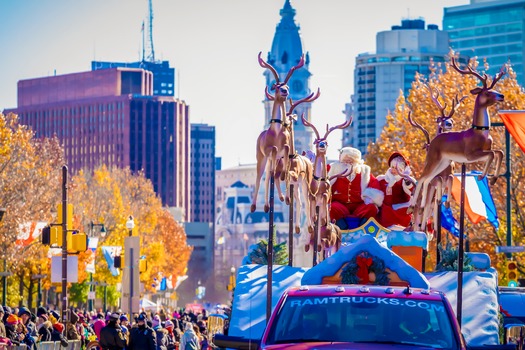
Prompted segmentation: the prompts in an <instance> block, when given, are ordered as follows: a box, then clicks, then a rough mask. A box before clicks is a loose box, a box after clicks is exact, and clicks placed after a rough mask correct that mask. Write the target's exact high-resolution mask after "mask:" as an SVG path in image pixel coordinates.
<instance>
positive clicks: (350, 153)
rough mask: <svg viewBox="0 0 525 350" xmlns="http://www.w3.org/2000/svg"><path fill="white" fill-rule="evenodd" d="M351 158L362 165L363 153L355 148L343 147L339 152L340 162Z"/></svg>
mask: <svg viewBox="0 0 525 350" xmlns="http://www.w3.org/2000/svg"><path fill="white" fill-rule="evenodd" d="M346 157H350V158H351V159H352V160H353V161H354V163H360V162H361V161H362V159H361V151H360V150H358V149H357V148H353V147H343V148H341V149H340V150H339V160H340V161H342V159H343V158H346Z"/></svg>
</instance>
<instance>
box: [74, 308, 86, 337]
mask: <svg viewBox="0 0 525 350" xmlns="http://www.w3.org/2000/svg"><path fill="white" fill-rule="evenodd" d="M75 314H76V315H77V317H78V321H77V322H76V323H75V328H76V329H77V333H78V336H79V337H80V343H81V344H84V343H85V340H86V337H85V329H84V314H83V313H82V312H78V311H77V312H75Z"/></svg>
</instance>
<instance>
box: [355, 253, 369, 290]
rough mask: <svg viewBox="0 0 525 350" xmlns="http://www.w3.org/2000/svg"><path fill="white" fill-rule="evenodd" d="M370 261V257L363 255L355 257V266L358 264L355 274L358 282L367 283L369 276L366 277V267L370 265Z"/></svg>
mask: <svg viewBox="0 0 525 350" xmlns="http://www.w3.org/2000/svg"><path fill="white" fill-rule="evenodd" d="M372 262H373V261H372V258H365V257H363V256H358V257H357V258H356V263H357V266H359V269H358V270H357V273H356V275H357V278H359V281H360V283H362V284H368V282H370V278H369V277H368V268H369V267H370V266H372Z"/></svg>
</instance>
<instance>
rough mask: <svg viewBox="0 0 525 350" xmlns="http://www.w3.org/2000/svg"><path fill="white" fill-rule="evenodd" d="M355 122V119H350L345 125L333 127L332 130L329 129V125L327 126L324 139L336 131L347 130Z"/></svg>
mask: <svg viewBox="0 0 525 350" xmlns="http://www.w3.org/2000/svg"><path fill="white" fill-rule="evenodd" d="M353 120H354V118H353V117H350V119H348V120H346V121H345V122H344V123H342V124H339V125H336V126H332V127H331V128H328V124H326V134H324V138H325V139H326V138H327V137H328V135H329V134H330V133H331V132H332V131H334V130H336V129H346V128H347V127H348V126H350V124H352V121H353Z"/></svg>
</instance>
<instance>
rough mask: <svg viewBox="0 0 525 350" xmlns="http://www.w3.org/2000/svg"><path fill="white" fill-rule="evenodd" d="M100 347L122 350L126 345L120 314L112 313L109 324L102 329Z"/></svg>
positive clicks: (106, 349)
mask: <svg viewBox="0 0 525 350" xmlns="http://www.w3.org/2000/svg"><path fill="white" fill-rule="evenodd" d="M99 344H100V347H101V348H102V349H103V350H122V349H124V348H125V347H126V345H127V344H126V337H125V336H124V334H122V329H121V328H120V315H119V314H117V313H112V314H111V315H110V316H109V320H108V324H107V325H106V326H105V327H104V328H102V330H101V331H100V338H99Z"/></svg>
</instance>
